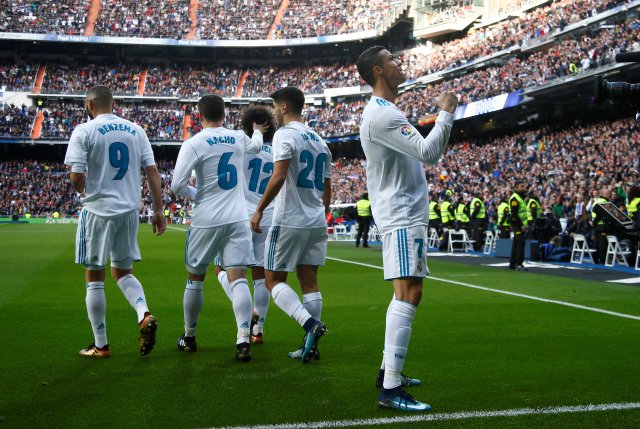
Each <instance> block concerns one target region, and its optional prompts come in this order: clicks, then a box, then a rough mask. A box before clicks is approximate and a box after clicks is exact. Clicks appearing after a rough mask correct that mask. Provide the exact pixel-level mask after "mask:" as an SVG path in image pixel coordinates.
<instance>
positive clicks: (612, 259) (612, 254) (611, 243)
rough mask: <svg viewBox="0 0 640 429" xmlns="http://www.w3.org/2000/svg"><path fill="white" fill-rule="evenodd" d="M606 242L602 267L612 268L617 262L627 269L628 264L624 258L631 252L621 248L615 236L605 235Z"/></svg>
mask: <svg viewBox="0 0 640 429" xmlns="http://www.w3.org/2000/svg"><path fill="white" fill-rule="evenodd" d="M607 242H608V245H607V256H606V257H605V259H604V265H605V266H607V267H613V266H615V264H616V262H617V263H618V264H620V265H622V266H625V267H628V266H629V264H628V263H627V258H626V257H627V255H630V254H631V251H630V250H628V249H626V248H623V247H622V246H621V245H620V242H619V241H618V238H617V237H616V236H613V235H607Z"/></svg>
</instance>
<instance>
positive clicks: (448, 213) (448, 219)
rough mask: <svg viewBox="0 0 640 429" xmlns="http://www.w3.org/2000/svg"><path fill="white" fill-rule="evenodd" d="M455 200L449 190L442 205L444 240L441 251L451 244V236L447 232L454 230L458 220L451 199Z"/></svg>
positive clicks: (441, 215)
mask: <svg viewBox="0 0 640 429" xmlns="http://www.w3.org/2000/svg"><path fill="white" fill-rule="evenodd" d="M452 198H453V192H451V190H449V189H447V191H446V192H445V193H444V201H442V204H440V219H441V222H442V239H441V240H440V250H444V249H446V248H447V246H448V244H449V234H447V230H449V229H451V228H453V222H454V221H455V220H456V215H455V212H454V211H453V204H451V199H452Z"/></svg>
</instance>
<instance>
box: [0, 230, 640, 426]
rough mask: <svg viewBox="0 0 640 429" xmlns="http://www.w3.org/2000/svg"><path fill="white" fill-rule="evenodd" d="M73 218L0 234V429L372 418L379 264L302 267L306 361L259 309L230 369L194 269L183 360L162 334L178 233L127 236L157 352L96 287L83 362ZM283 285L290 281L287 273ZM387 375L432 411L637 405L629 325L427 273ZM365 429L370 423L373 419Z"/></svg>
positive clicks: (580, 422)
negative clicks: (153, 321)
mask: <svg viewBox="0 0 640 429" xmlns="http://www.w3.org/2000/svg"><path fill="white" fill-rule="evenodd" d="M74 237H75V226H73V225H0V275H1V279H2V283H1V286H0V326H1V329H0V429H3V428H27V427H29V428H36V427H38V428H85V427H90V426H94V427H112V428H129V427H131V428H142V427H153V428H201V427H220V426H237V425H246V426H250V425H257V424H279V423H285V422H290V423H297V422H314V421H324V420H351V419H375V418H385V417H394V416H397V415H403V414H400V413H395V412H392V411H389V410H383V409H379V408H377V406H376V399H377V394H378V391H377V389H376V388H375V387H374V381H375V376H376V373H377V371H378V368H379V365H380V359H381V356H382V344H383V336H384V320H385V313H386V309H387V305H388V303H389V301H390V299H391V296H392V289H391V287H390V285H389V283H387V282H384V281H383V279H382V271H381V270H378V269H375V268H367V267H363V266H357V265H352V264H346V263H343V262H337V261H332V260H329V261H327V265H326V267H324V268H322V269H321V270H320V285H321V289H322V294H323V298H324V309H323V320H324V322H325V323H326V324H327V326H328V328H329V332H328V333H327V335H326V336H325V337H324V338H323V339H322V341H321V342H320V350H321V353H322V355H321V357H322V359H321V360H320V361H318V362H313V361H312V362H311V363H309V364H307V365H302V364H301V363H300V362H298V361H292V360H290V359H288V358H287V356H286V353H287V352H288V351H291V350H294V349H296V348H297V347H298V346H299V345H300V344H301V340H302V336H303V331H302V329H301V328H300V327H299V326H298V325H297V324H296V323H295V322H293V321H292V320H290V319H289V318H288V317H287V316H285V315H284V313H283V312H282V311H281V310H280V309H279V308H277V307H276V306H275V305H274V304H273V302H272V303H271V306H270V308H269V314H268V317H267V325H266V330H265V344H264V345H262V346H254V347H253V348H252V351H253V355H254V359H253V361H252V362H251V363H248V364H244V363H240V362H236V361H235V360H234V351H235V346H234V344H235V321H234V318H233V313H232V309H231V305H230V303H229V302H228V300H227V298H226V296H225V295H224V293H223V291H222V289H221V288H220V286H219V285H218V283H217V279H216V278H215V276H214V275H213V273H210V275H209V278H208V279H207V281H206V282H205V305H204V308H203V310H202V313H201V318H200V323H199V331H198V347H199V349H198V353H195V354H185V353H180V352H178V350H177V349H176V345H175V341H176V339H177V337H178V335H179V334H180V333H181V330H182V324H183V323H182V294H183V290H184V284H185V279H186V276H185V274H186V273H185V269H184V265H183V254H184V238H185V234H184V232H182V231H177V230H174V229H171V230H167V232H166V233H165V235H163V236H162V237H155V236H153V235H152V233H151V231H150V228H149V227H148V226H147V225H143V226H142V227H141V231H140V236H139V241H140V247H141V251H142V256H143V261H142V262H141V263H139V264H137V265H136V266H135V271H134V272H135V274H136V275H137V277H138V278H139V279H140V281H141V282H142V284H143V286H144V288H145V292H146V295H147V300H148V302H149V306H150V308H151V310H152V312H153V313H154V314H155V315H156V317H157V318H158V320H159V330H158V343H157V345H156V348H155V349H154V351H153V352H152V353H151V354H150V355H149V356H147V357H144V358H143V357H141V356H139V353H138V345H137V324H136V318H135V313H134V311H133V310H132V309H131V308H130V307H129V305H128V304H127V302H126V301H125V299H124V297H123V296H122V294H121V292H120V290H119V289H118V288H117V286H116V285H115V283H114V281H113V280H112V279H108V280H107V282H106V285H105V290H106V295H107V332H108V337H109V342H110V346H111V352H112V357H111V358H110V359H104V360H91V359H83V358H81V357H79V356H78V355H77V352H78V351H79V350H80V349H81V348H83V347H85V346H87V345H88V344H89V343H91V342H92V335H91V329H90V326H89V322H88V320H87V316H86V310H85V304H84V296H85V288H84V280H83V272H82V269H81V267H79V266H76V265H75V264H74V263H73V257H74ZM328 253H329V256H330V257H334V258H340V259H346V260H351V261H357V262H362V263H366V264H372V265H376V266H381V265H382V258H381V252H380V249H379V248H377V247H372V248H370V249H355V248H353V244H346V243H330V244H329V252H328ZM429 267H430V269H431V272H432V274H433V275H434V276H435V277H439V278H445V279H451V280H456V281H460V282H466V283H471V284H475V285H480V286H485V287H491V288H495V289H503V290H508V291H514V292H519V293H523V294H528V295H534V296H538V297H543V298H549V299H554V300H561V301H567V302H571V303H575V304H581V305H584V306H588V307H596V308H602V309H606V310H611V311H616V312H620V313H626V314H631V315H636V316H640V289H639V288H636V287H632V286H625V285H613V284H607V283H602V282H596V281H577V280H572V279H567V278H561V277H556V276H553V275H540V274H534V273H513V272H510V271H508V270H498V269H495V268H487V267H481V266H472V265H465V264H454V263H446V262H442V261H438V260H436V258H432V259H430V261H429ZM290 283H291V284H292V285H293V286H294V288H295V289H298V287H297V286H298V283H297V280H296V279H295V276H291V277H290ZM405 373H407V374H409V375H411V376H413V377H417V378H420V379H422V380H423V385H422V386H420V387H415V388H411V390H410V391H411V393H413V394H414V396H415V397H416V398H417V399H420V400H423V401H426V402H429V403H430V404H431V405H432V406H433V412H434V413H453V412H458V411H481V410H506V409H515V408H526V407H531V408H540V407H556V406H571V405H585V404H603V403H621V402H639V401H640V321H638V320H633V319H625V318H621V317H615V316H611V315H606V314H599V313H594V312H590V311H585V310H580V309H575V308H569V307H564V306H560V305H554V304H550V303H544V302H537V301H532V300H527V299H523V298H519V297H515V296H507V295H501V294H497V293H492V292H487V291H482V290H474V289H469V288H465V287H462V286H458V285H454V284H447V283H443V282H440V281H434V280H427V281H426V282H425V290H424V294H423V302H422V305H421V306H420V309H419V311H418V315H417V318H416V320H415V322H414V325H413V335H412V338H411V344H410V347H409V354H408V357H407V363H406V365H405ZM639 426H640V410H638V409H632V410H625V411H604V412H583V413H572V414H557V415H532V416H521V417H494V418H484V419H468V420H454V421H434V422H418V423H405V424H402V425H400V424H396V425H391V426H384V427H401V428H422V427H438V428H457V427H482V428H495V427H509V428H511V427H519V428H520V427H527V428H528V427H531V428H539V427H548V428H555V427H563V428H574V427H575V428H585V427H597V428H621V427H629V428H632V427H639ZM378 427H380V426H378Z"/></svg>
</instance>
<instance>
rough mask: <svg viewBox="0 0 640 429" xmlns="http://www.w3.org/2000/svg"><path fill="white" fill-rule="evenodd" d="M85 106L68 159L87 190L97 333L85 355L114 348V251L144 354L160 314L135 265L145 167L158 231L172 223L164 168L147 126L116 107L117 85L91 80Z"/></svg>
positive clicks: (79, 248) (79, 252)
mask: <svg viewBox="0 0 640 429" xmlns="http://www.w3.org/2000/svg"><path fill="white" fill-rule="evenodd" d="M85 106H86V109H87V113H88V114H89V117H90V118H91V120H90V121H89V122H86V123H84V124H80V125H78V126H77V127H76V128H75V129H74V130H73V133H72V134H71V139H70V141H69V147H68V148H67V154H66V157H65V160H64V162H65V164H67V165H69V166H71V182H72V183H73V186H74V188H75V189H76V191H78V192H79V193H81V194H82V203H83V208H82V211H81V212H80V219H79V223H78V230H77V233H76V263H78V264H81V265H84V267H85V278H86V289H87V290H86V305H87V313H88V315H89V321H90V322H91V328H92V329H93V336H94V342H93V343H92V344H91V345H90V346H89V347H87V348H86V349H83V350H81V351H80V355H82V356H88V357H99V358H102V357H109V356H111V352H110V350H109V344H108V342H107V330H106V307H107V301H106V298H105V294H104V278H105V266H106V265H107V259H108V258H110V259H111V275H112V276H113V278H114V279H115V280H116V282H117V283H118V287H119V288H120V290H122V293H123V294H124V296H125V298H126V299H127V301H128V302H129V304H131V306H132V307H133V308H134V309H135V311H136V313H137V315H138V324H139V329H140V337H139V342H140V354H141V355H143V356H144V355H147V354H149V353H150V352H151V350H152V349H153V346H154V345H155V342H156V329H157V327H158V321H157V320H156V318H155V317H154V316H153V315H151V313H150V312H149V308H148V307H147V300H146V297H145V294H144V290H143V289H142V285H141V284H140V282H139V281H138V279H137V278H136V277H135V276H134V275H133V271H132V263H133V261H139V260H140V249H139V248H138V241H137V238H138V218H139V212H140V203H141V199H140V187H141V176H140V170H141V168H144V172H145V174H146V176H147V179H148V180H149V189H150V190H151V196H152V198H153V215H152V217H151V224H152V225H153V232H154V233H156V234H157V235H160V234H162V233H163V232H164V230H165V227H166V223H165V218H164V215H163V213H162V191H161V180H160V175H159V173H158V169H157V168H156V163H155V160H154V158H153V151H152V150H151V144H150V143H149V139H147V135H146V134H145V132H144V130H143V129H142V128H141V127H140V126H139V125H137V124H134V123H132V122H129V121H127V120H125V119H122V118H119V117H118V116H116V115H114V114H113V113H112V112H113V107H114V106H115V102H114V101H113V96H112V94H111V91H110V90H109V88H107V87H106V86H95V87H93V88H91V89H90V90H89V92H87V98H86V102H85Z"/></svg>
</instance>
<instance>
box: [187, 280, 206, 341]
mask: <svg viewBox="0 0 640 429" xmlns="http://www.w3.org/2000/svg"><path fill="white" fill-rule="evenodd" d="M203 303H204V294H203V293H202V282H196V281H193V280H187V286H186V287H185V288H184V298H183V299H182V306H183V308H184V335H185V336H187V337H195V336H196V329H197V326H198V317H199V316H200V310H202V304H203Z"/></svg>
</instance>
